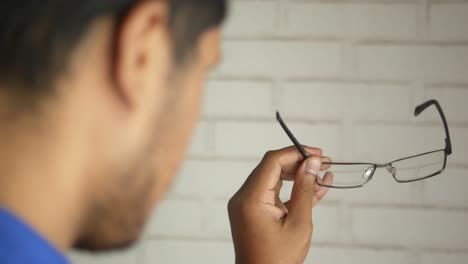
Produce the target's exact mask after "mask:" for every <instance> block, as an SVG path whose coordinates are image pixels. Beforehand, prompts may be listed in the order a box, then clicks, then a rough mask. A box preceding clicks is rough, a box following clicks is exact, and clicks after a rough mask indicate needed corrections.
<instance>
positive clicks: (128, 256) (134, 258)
mask: <svg viewBox="0 0 468 264" xmlns="http://www.w3.org/2000/svg"><path fill="white" fill-rule="evenodd" d="M140 255H141V248H140V247H135V248H132V249H130V250H124V251H119V252H112V253H105V254H104V253H100V254H92V253H85V252H78V251H75V252H72V253H71V254H70V256H69V258H70V260H71V261H72V262H73V263H76V264H137V263H140V262H139V260H140Z"/></svg>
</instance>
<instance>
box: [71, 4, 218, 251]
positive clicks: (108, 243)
mask: <svg viewBox="0 0 468 264" xmlns="http://www.w3.org/2000/svg"><path fill="white" fill-rule="evenodd" d="M146 2H148V3H146V4H143V7H139V8H137V9H136V10H135V11H134V13H133V14H131V15H130V20H129V21H128V22H127V24H125V25H124V26H123V29H122V34H121V36H120V42H121V45H120V50H119V51H118V57H119V60H118V63H117V66H116V67H117V69H116V72H117V81H116V83H117V85H115V83H114V82H111V83H108V85H109V87H110V88H111V90H112V89H114V90H115V91H116V92H115V96H110V97H109V98H118V99H112V100H116V101H115V102H114V101H109V102H110V103H109V105H110V106H109V109H111V110H109V113H110V116H113V118H112V120H114V121H113V122H109V123H108V124H107V127H106V128H103V129H104V130H105V131H106V133H104V134H103V135H102V137H101V136H99V138H102V139H101V140H100V141H102V142H106V143H105V144H106V145H108V146H110V147H102V148H103V149H105V150H107V149H110V150H109V151H108V152H107V151H105V150H104V151H102V152H103V154H102V155H99V156H96V155H95V156H94V157H93V159H94V161H93V162H92V165H90V168H89V170H88V171H90V173H89V174H90V175H89V177H90V178H91V177H92V178H93V179H91V181H94V182H93V186H92V191H90V197H91V198H90V199H89V200H90V201H89V208H88V212H89V213H88V215H87V217H86V219H83V224H82V230H81V232H80V234H79V235H80V237H79V240H78V241H77V243H76V245H75V247H77V248H82V249H88V250H105V249H115V248H119V247H126V246H128V245H131V244H132V243H133V242H135V241H136V240H137V239H138V236H139V235H140V233H141V231H142V229H143V227H144V224H145V222H146V220H147V218H148V217H149V216H150V215H151V212H152V209H153V207H154V205H155V204H156V202H157V201H159V200H160V199H161V198H162V197H163V195H164V194H165V193H166V191H167V189H168V188H169V185H170V183H171V180H172V178H173V177H174V176H175V175H176V173H177V170H178V168H179V166H180V164H181V163H182V161H183V159H184V155H185V152H186V149H187V146H188V145H189V143H190V139H191V134H192V130H193V127H194V125H195V123H196V121H197V118H198V115H199V110H200V101H201V97H202V87H203V84H204V80H205V77H206V75H207V73H208V72H209V71H210V69H211V68H212V67H213V66H214V65H216V64H217V62H218V59H219V56H220V48H219V46H220V38H221V37H220V35H221V34H220V29H219V28H212V29H209V30H207V31H206V32H205V33H203V34H202V35H201V36H200V38H199V40H198V42H197V44H196V45H195V46H194V48H193V53H192V54H193V56H191V57H190V58H188V59H187V61H186V62H185V63H184V64H183V65H174V63H173V61H172V58H173V56H172V54H173V53H174V51H173V50H172V46H173V45H172V43H171V38H170V33H169V32H167V28H166V24H165V23H164V22H161V24H160V25H158V24H157V21H164V19H165V17H166V10H165V7H164V6H160V4H157V3H158V2H156V4H155V3H153V1H146ZM148 5H149V6H148ZM152 5H155V6H152ZM132 17H135V19H137V21H133V22H134V23H133V22H132V20H131V19H132ZM145 17H147V18H148V19H147V20H145V19H144V18H145ZM158 18H160V20H158ZM138 19H140V20H138ZM155 21H156V22H155ZM155 23H156V24H155ZM142 32H145V34H141V33H142ZM151 34H154V35H155V36H154V38H152V37H150V35H151ZM140 36H144V37H141V38H148V39H147V40H146V39H139V37H140ZM145 41H148V43H147V44H145V43H144V42H145ZM138 50H140V51H138ZM153 53H154V54H153ZM103 72H106V71H103ZM122 98H123V99H122ZM100 105H101V106H100V107H101V108H102V109H104V108H105V107H103V106H102V105H106V103H100ZM103 111H104V110H103ZM109 126H112V128H111V129H112V132H111V133H108V132H109ZM114 131H115V132H114ZM103 144H104V143H103ZM96 178H97V179H99V180H95V179H96Z"/></svg>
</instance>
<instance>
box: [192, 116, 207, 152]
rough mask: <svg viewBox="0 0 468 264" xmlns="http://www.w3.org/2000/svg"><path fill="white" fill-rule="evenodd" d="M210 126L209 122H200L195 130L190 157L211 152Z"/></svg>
mask: <svg viewBox="0 0 468 264" xmlns="http://www.w3.org/2000/svg"><path fill="white" fill-rule="evenodd" d="M208 137H209V125H208V123H207V122H199V123H198V124H197V126H196V128H195V131H194V135H193V139H192V144H191V146H190V149H189V154H190V155H203V154H206V153H208V152H209V143H208V142H209V141H208Z"/></svg>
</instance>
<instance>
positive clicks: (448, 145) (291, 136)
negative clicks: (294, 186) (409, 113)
mask: <svg viewBox="0 0 468 264" xmlns="http://www.w3.org/2000/svg"><path fill="white" fill-rule="evenodd" d="M432 105H434V106H435V107H436V108H437V111H438V113H439V115H440V117H441V119H442V123H443V125H444V129H445V149H440V150H434V151H429V152H425V153H421V154H417V155H413V156H409V157H405V158H401V159H397V160H394V161H391V162H389V163H386V164H377V163H362V162H323V163H322V164H323V165H345V166H346V165H369V166H372V167H373V170H372V174H371V175H369V176H368V178H367V180H366V182H364V183H363V184H361V185H356V186H333V185H326V184H323V183H320V182H319V181H318V180H317V184H318V185H320V186H323V187H327V188H333V189H356V188H362V187H364V186H366V185H367V184H368V183H369V182H370V181H371V180H372V178H373V177H374V174H375V171H376V170H377V169H378V168H387V169H388V168H394V167H393V166H392V164H393V163H396V162H399V161H403V160H408V159H411V158H417V157H421V156H424V155H428V154H432V153H437V152H442V151H443V152H444V166H443V168H442V169H441V170H439V171H438V172H435V173H433V174H431V175H429V176H425V177H423V178H420V179H414V180H398V179H397V177H396V175H395V173H391V172H390V171H389V172H390V173H391V174H392V176H393V178H394V179H395V181H396V182H398V183H411V182H417V181H422V180H426V179H429V178H432V177H435V176H437V175H440V174H441V173H443V172H444V171H445V169H446V167H447V157H448V156H450V155H451V154H452V141H451V139H450V131H449V127H448V124H447V119H446V117H445V114H444V111H443V110H442V107H441V106H440V104H439V102H438V101H437V100H434V99H432V100H429V101H427V102H425V103H422V104H421V105H419V106H417V107H416V108H415V110H414V116H416V117H417V116H419V115H420V114H421V113H422V112H423V111H424V110H426V109H427V108H429V107H430V106H432ZM276 120H277V121H278V122H279V124H280V125H281V127H282V128H283V130H284V132H286V134H287V135H288V137H289V139H291V141H292V142H293V143H294V145H295V146H296V148H297V149H298V150H299V152H300V153H301V155H302V156H303V157H304V160H306V159H308V158H310V157H311V155H310V154H309V153H308V152H307V151H306V150H305V148H304V146H303V145H302V144H300V143H299V141H298V140H297V138H296V137H295V136H294V134H293V133H292V132H291V130H290V129H289V128H288V126H287V125H286V123H285V122H284V120H283V118H282V117H281V114H280V113H279V111H277V112H276Z"/></svg>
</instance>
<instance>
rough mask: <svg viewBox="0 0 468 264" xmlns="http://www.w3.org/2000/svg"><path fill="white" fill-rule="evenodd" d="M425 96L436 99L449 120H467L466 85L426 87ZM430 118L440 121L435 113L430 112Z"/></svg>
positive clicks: (467, 93) (467, 89) (467, 96)
mask: <svg viewBox="0 0 468 264" xmlns="http://www.w3.org/2000/svg"><path fill="white" fill-rule="evenodd" d="M425 98H426V99H427V100H429V99H437V100H438V101H439V103H440V104H441V105H442V108H443V110H444V113H445V115H446V117H447V120H448V121H449V122H468V115H467V111H466V110H467V109H466V102H468V87H460V88H457V87H454V88H450V87H447V88H445V87H437V88H426V90H425ZM430 116H431V118H430V119H431V120H437V121H440V117H439V115H438V114H437V113H435V114H431V115H430Z"/></svg>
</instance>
